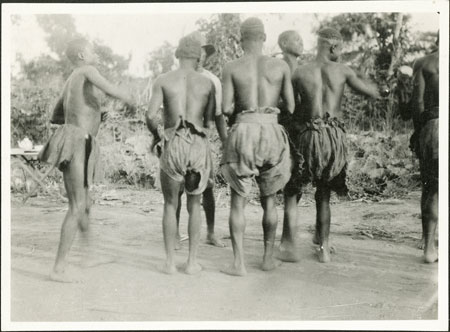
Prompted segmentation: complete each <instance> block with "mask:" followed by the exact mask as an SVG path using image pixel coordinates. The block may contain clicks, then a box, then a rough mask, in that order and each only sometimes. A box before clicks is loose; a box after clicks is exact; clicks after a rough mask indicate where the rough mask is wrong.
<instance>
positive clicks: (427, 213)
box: [422, 202, 438, 222]
mask: <svg viewBox="0 0 450 332" xmlns="http://www.w3.org/2000/svg"><path fill="white" fill-rule="evenodd" d="M422 218H423V219H424V220H425V221H428V222H430V221H431V222H436V221H437V220H438V211H437V206H434V205H433V204H430V202H426V203H425V204H424V205H423V206H422Z"/></svg>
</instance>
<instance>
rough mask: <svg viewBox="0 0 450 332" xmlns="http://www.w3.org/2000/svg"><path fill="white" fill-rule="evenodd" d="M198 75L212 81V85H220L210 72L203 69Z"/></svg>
mask: <svg viewBox="0 0 450 332" xmlns="http://www.w3.org/2000/svg"><path fill="white" fill-rule="evenodd" d="M200 74H202V75H203V76H205V77H207V78H209V79H210V80H211V81H213V83H214V85H216V86H217V85H220V80H219V78H218V77H217V76H216V75H214V74H213V73H212V72H210V71H209V70H206V69H204V68H203V70H202V71H201V72H200Z"/></svg>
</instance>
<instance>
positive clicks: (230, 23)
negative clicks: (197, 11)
mask: <svg viewBox="0 0 450 332" xmlns="http://www.w3.org/2000/svg"><path fill="white" fill-rule="evenodd" d="M240 24H241V20H240V18H239V14H216V15H213V16H212V17H211V18H210V20H204V19H201V20H199V21H197V26H198V30H199V31H200V32H202V33H203V34H204V35H205V37H206V40H207V41H208V42H209V43H211V44H212V45H214V46H215V48H216V53H214V54H213V55H212V56H211V57H210V58H209V60H208V63H207V64H206V65H205V68H206V69H207V70H209V71H211V72H212V73H214V74H215V75H216V76H218V77H221V76H222V68H223V66H224V65H225V64H226V63H227V62H230V61H232V60H235V59H236V58H238V57H240V56H241V55H242V53H243V51H242V49H241V45H240V42H239V39H240V32H239V28H240Z"/></svg>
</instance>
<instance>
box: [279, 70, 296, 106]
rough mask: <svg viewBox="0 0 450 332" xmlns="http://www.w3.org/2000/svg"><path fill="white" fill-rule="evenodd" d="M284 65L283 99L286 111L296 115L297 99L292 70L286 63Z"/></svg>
mask: <svg viewBox="0 0 450 332" xmlns="http://www.w3.org/2000/svg"><path fill="white" fill-rule="evenodd" d="M283 65H284V68H283V87H282V89H281V98H282V99H283V102H284V105H285V107H286V110H287V111H289V113H290V114H292V113H294V108H295V99H294V89H293V88H292V81H291V70H290V69H289V66H288V65H287V64H286V63H283Z"/></svg>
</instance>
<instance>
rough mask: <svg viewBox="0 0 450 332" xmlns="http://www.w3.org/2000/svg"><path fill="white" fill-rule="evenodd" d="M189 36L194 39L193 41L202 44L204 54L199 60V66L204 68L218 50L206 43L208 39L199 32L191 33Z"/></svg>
mask: <svg viewBox="0 0 450 332" xmlns="http://www.w3.org/2000/svg"><path fill="white" fill-rule="evenodd" d="M188 36H190V37H192V38H193V39H195V40H197V41H198V42H200V45H201V46H202V51H201V52H202V54H201V57H200V60H199V65H200V66H201V67H203V65H204V64H205V61H206V59H208V58H209V57H210V56H211V55H213V54H214V53H215V52H216V48H215V47H214V45H212V44H209V43H208V42H207V41H206V38H205V37H204V36H203V35H202V34H201V33H200V32H198V31H194V32H192V33H190V34H189V35H188Z"/></svg>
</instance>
